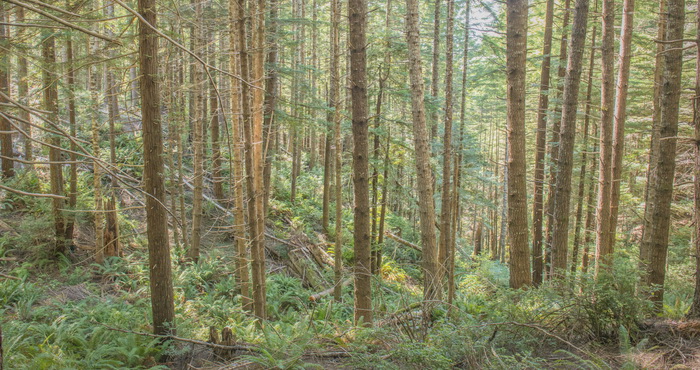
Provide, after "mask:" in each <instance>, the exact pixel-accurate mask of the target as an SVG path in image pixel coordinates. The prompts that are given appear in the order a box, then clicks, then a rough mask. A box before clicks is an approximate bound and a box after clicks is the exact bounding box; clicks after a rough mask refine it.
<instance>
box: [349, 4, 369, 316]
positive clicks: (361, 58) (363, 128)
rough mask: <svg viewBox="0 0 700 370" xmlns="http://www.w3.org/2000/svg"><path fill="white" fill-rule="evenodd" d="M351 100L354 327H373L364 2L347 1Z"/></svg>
mask: <svg viewBox="0 0 700 370" xmlns="http://www.w3.org/2000/svg"><path fill="white" fill-rule="evenodd" d="M348 18H349V22H350V27H349V35H348V47H349V49H350V81H351V94H352V95H351V99H352V137H353V143H354V145H355V146H354V147H353V153H352V158H353V162H352V167H353V185H354V190H355V216H354V219H355V225H354V232H353V236H354V249H355V269H354V273H355V323H360V322H362V323H363V325H368V326H371V325H372V284H371V283H372V280H371V279H372V266H371V257H370V254H371V240H370V235H369V232H370V221H369V149H368V146H369V145H368V144H369V143H368V141H369V139H368V135H369V133H368V120H367V110H368V109H367V37H366V27H367V2H366V0H348Z"/></svg>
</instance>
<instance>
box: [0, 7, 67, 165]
mask: <svg viewBox="0 0 700 370" xmlns="http://www.w3.org/2000/svg"><path fill="white" fill-rule="evenodd" d="M8 19H9V16H7V15H6V12H5V4H4V3H3V4H0V45H3V49H4V50H3V52H2V53H0V91H1V92H2V93H3V94H5V95H7V96H10V53H8V49H7V47H8V46H9V44H10V43H9V38H10V35H9V30H8V27H7V26H6V23H7V20H8ZM54 59H55V57H54ZM7 103H8V101H7V99H5V98H4V97H0V104H7ZM57 113H58V112H57ZM10 131H12V129H11V126H10V122H9V121H8V120H7V118H5V117H4V116H0V154H2V158H0V169H1V170H2V177H5V178H8V177H13V176H14V175H15V169H14V161H13V160H12V158H13V157H14V154H13V150H12V134H11V133H10Z"/></svg>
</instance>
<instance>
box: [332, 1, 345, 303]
mask: <svg viewBox="0 0 700 370" xmlns="http://www.w3.org/2000/svg"><path fill="white" fill-rule="evenodd" d="M331 28H332V29H331V105H332V107H333V113H332V122H333V134H334V136H333V137H334V147H335V238H334V239H335V250H334V256H335V264H334V274H335V285H334V290H333V299H335V301H336V302H340V300H341V294H342V290H343V286H342V279H343V228H342V227H343V191H342V190H343V189H342V181H341V180H342V176H341V175H342V166H343V143H342V133H341V129H340V123H341V122H340V121H341V117H340V108H341V106H340V104H341V102H340V0H332V2H331Z"/></svg>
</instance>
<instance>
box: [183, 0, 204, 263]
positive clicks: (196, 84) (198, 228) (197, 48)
mask: <svg viewBox="0 0 700 370" xmlns="http://www.w3.org/2000/svg"><path fill="white" fill-rule="evenodd" d="M193 4H194V12H195V20H196V21H195V23H196V24H194V25H193V26H192V30H193V33H194V34H193V38H194V43H193V45H194V53H196V54H198V55H203V54H204V53H203V46H204V37H203V35H204V29H203V28H204V19H203V16H202V2H201V1H196V2H193ZM192 72H193V76H192V84H193V89H194V91H193V94H192V97H193V98H194V105H193V108H194V117H193V124H192V131H193V132H192V141H193V143H192V144H193V146H194V158H193V159H192V166H193V167H194V171H193V172H194V173H193V174H192V177H193V179H192V182H193V184H194V189H193V191H192V242H191V243H190V248H189V250H188V251H187V258H188V259H189V260H191V261H193V262H195V263H196V262H197V261H198V260H199V249H200V244H201V240H202V234H201V233H202V202H203V197H202V192H203V191H204V189H203V188H204V135H203V134H204V119H205V118H204V105H205V103H206V100H205V98H204V66H202V64H201V63H199V62H198V61H195V62H194V66H193V69H192Z"/></svg>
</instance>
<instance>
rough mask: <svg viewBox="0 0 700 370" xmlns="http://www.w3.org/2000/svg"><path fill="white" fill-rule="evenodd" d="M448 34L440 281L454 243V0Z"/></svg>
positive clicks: (450, 2)
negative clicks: (452, 184) (452, 179)
mask: <svg viewBox="0 0 700 370" xmlns="http://www.w3.org/2000/svg"><path fill="white" fill-rule="evenodd" d="M446 27H447V35H446V41H445V128H444V131H445V133H444V137H443V144H442V147H443V155H442V159H443V162H442V209H441V216H440V245H439V249H438V267H439V268H440V270H439V272H438V274H439V276H440V282H442V281H443V279H444V277H445V275H447V270H448V268H447V265H448V263H449V257H450V250H449V247H450V245H451V244H452V241H451V237H452V230H451V227H452V194H451V190H452V189H451V177H452V170H451V168H450V165H451V164H452V109H453V98H452V70H453V69H454V65H453V64H454V63H453V60H452V59H453V54H454V53H453V51H452V50H453V45H454V40H453V37H454V0H447V25H446Z"/></svg>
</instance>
